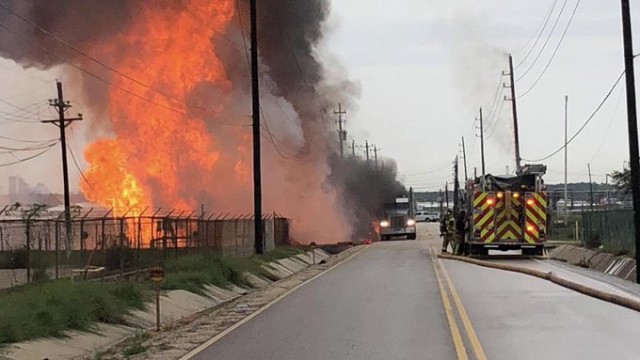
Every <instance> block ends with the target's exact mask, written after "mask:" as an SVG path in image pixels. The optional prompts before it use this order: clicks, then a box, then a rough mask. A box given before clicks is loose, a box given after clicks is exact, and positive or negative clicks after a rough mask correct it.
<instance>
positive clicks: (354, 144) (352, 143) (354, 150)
mask: <svg viewBox="0 0 640 360" xmlns="http://www.w3.org/2000/svg"><path fill="white" fill-rule="evenodd" d="M351 155H353V157H356V141H355V140H351Z"/></svg>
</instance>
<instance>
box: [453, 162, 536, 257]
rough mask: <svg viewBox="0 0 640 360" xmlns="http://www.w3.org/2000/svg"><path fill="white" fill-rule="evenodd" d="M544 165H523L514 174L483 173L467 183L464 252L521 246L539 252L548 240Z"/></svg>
mask: <svg viewBox="0 0 640 360" xmlns="http://www.w3.org/2000/svg"><path fill="white" fill-rule="evenodd" d="M545 172H546V166H544V165H525V166H523V167H522V168H521V170H520V171H519V174H518V175H515V176H493V175H485V176H481V177H477V178H475V179H473V180H470V181H469V182H468V183H467V185H466V194H467V201H466V204H468V209H469V210H470V211H468V212H467V214H469V233H468V235H467V239H466V240H467V241H466V247H467V249H466V250H467V252H468V253H469V254H471V255H474V254H477V255H487V254H488V252H489V250H503V251H506V250H516V249H521V250H522V254H523V255H542V254H543V247H544V243H545V241H546V240H547V193H546V191H545V186H544V183H543V181H542V176H543V175H544V174H545Z"/></svg>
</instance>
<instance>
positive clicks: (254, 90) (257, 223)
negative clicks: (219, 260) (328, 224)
mask: <svg viewBox="0 0 640 360" xmlns="http://www.w3.org/2000/svg"><path fill="white" fill-rule="evenodd" d="M249 7H250V18H251V20H250V21H251V99H252V111H253V123H252V126H253V129H252V130H253V224H254V244H253V246H254V249H255V251H256V254H262V253H264V244H263V236H262V233H263V227H262V169H261V155H260V90H259V87H258V86H259V83H260V81H259V78H258V20H257V9H256V0H249Z"/></svg>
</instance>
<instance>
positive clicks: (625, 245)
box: [582, 209, 635, 254]
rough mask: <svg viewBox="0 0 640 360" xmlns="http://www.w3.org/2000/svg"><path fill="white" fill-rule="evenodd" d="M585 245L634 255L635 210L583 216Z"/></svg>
mask: <svg viewBox="0 0 640 360" xmlns="http://www.w3.org/2000/svg"><path fill="white" fill-rule="evenodd" d="M582 227H583V234H584V243H585V245H586V246H588V247H599V246H602V247H603V248H604V249H605V250H607V251H609V252H612V253H616V254H622V253H626V254H634V253H635V243H634V226H633V210H631V209H615V210H602V211H590V212H584V213H583V214H582Z"/></svg>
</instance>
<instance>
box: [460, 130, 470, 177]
mask: <svg viewBox="0 0 640 360" xmlns="http://www.w3.org/2000/svg"><path fill="white" fill-rule="evenodd" d="M462 158H463V159H464V181H465V182H466V181H467V180H469V177H468V176H467V149H465V147H464V136H463V137H462Z"/></svg>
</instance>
